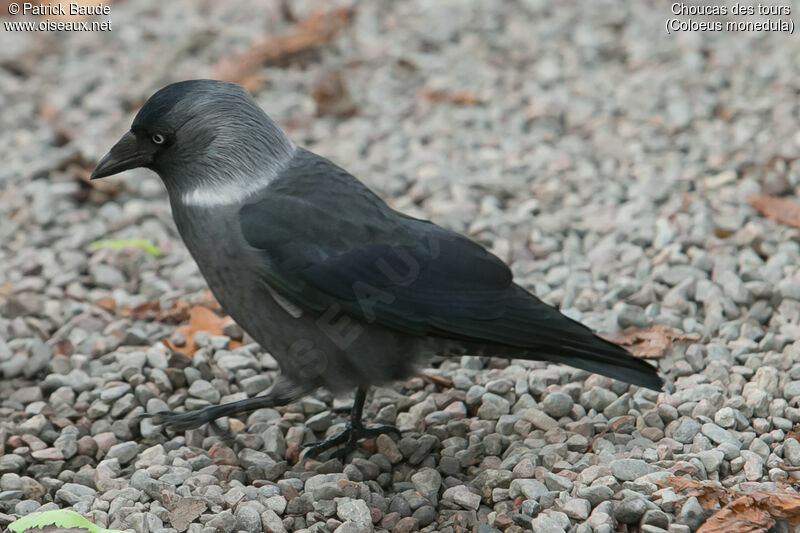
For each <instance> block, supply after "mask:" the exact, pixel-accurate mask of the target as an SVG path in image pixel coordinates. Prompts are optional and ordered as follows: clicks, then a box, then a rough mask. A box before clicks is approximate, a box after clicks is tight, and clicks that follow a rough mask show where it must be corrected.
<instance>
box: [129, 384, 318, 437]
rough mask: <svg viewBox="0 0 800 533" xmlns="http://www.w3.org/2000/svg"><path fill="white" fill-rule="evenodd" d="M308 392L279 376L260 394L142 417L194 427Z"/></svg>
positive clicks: (172, 426)
mask: <svg viewBox="0 0 800 533" xmlns="http://www.w3.org/2000/svg"><path fill="white" fill-rule="evenodd" d="M308 392H310V389H309V388H308V387H304V386H303V385H298V384H295V383H293V382H291V381H289V380H288V379H286V378H282V377H279V378H278V381H277V382H276V383H275V384H274V385H273V386H272V387H270V389H269V390H268V391H267V392H266V393H265V394H264V395H262V396H256V397H254V398H247V399H246V400H239V401H238V402H230V403H224V404H222V405H211V406H209V407H205V408H203V409H198V410H197V411H189V412H186V413H176V412H174V411H160V412H158V413H155V414H149V413H148V414H144V415H142V418H154V419H155V420H156V422H157V423H159V424H164V425H165V426H167V427H168V428H170V429H173V430H175V431H183V430H187V429H194V428H197V427H200V426H202V425H203V424H205V423H207V422H211V421H212V420H215V419H217V418H221V417H223V416H233V415H236V414H240V413H249V412H250V411H255V410H256V409H261V408H263V407H278V406H281V405H286V404H288V403H291V402H293V401H295V400H296V399H298V398H299V397H301V396H303V395H305V394H306V393H308Z"/></svg>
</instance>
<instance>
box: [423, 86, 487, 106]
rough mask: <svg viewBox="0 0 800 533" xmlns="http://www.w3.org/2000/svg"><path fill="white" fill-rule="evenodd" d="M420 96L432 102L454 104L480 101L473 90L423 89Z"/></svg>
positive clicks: (477, 102) (469, 103) (473, 103)
mask: <svg viewBox="0 0 800 533" xmlns="http://www.w3.org/2000/svg"><path fill="white" fill-rule="evenodd" d="M420 96H421V97H422V98H424V99H426V100H430V101H431V102H433V103H436V104H438V103H447V104H456V105H475V104H479V103H481V100H480V98H478V95H476V94H475V93H473V92H470V91H461V92H448V91H445V90H441V89H424V90H422V91H421V92H420Z"/></svg>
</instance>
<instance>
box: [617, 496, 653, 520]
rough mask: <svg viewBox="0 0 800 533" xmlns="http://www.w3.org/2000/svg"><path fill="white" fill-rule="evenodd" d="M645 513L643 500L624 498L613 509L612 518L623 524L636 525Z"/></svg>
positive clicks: (645, 507) (645, 508)
mask: <svg viewBox="0 0 800 533" xmlns="http://www.w3.org/2000/svg"><path fill="white" fill-rule="evenodd" d="M645 511H647V502H646V501H645V500H644V498H638V497H630V498H626V499H625V500H623V501H622V502H620V504H619V505H617V507H616V508H615V509H614V518H616V519H617V520H618V521H620V522H622V523H623V524H638V523H639V520H641V518H642V516H643V515H644V513H645Z"/></svg>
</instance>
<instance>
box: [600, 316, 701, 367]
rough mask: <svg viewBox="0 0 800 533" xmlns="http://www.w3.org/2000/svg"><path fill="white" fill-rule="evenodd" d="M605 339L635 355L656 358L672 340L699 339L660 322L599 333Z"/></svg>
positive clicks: (664, 353) (689, 340)
mask: <svg viewBox="0 0 800 533" xmlns="http://www.w3.org/2000/svg"><path fill="white" fill-rule="evenodd" d="M600 336H601V337H603V338H604V339H605V340H607V341H609V342H613V343H615V344H619V345H620V346H622V347H623V348H625V349H626V350H628V351H629V352H631V354H633V355H635V356H636V357H643V358H652V359H657V358H659V357H664V356H666V355H667V350H669V348H670V346H672V343H673V342H684V341H685V342H691V341H697V340H700V335H697V334H693V333H688V334H687V333H683V332H681V331H678V330H677V329H674V328H671V327H669V326H664V325H661V324H654V325H652V326H650V327H649V328H645V329H639V328H636V327H634V326H631V327H629V328H626V329H624V330H622V331H619V332H617V333H611V334H605V335H600Z"/></svg>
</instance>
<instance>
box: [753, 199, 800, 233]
mask: <svg viewBox="0 0 800 533" xmlns="http://www.w3.org/2000/svg"><path fill="white" fill-rule="evenodd" d="M748 201H749V202H750V205H751V206H753V208H754V209H755V210H756V211H758V212H759V213H761V214H762V215H764V216H766V217H769V218H772V219H774V220H777V221H778V222H780V223H781V224H787V225H789V226H794V227H795V228H800V205H797V204H796V203H794V202H793V201H791V200H789V199H788V198H777V197H775V196H765V195H760V194H754V195H752V196H750V197H749V198H748Z"/></svg>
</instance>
